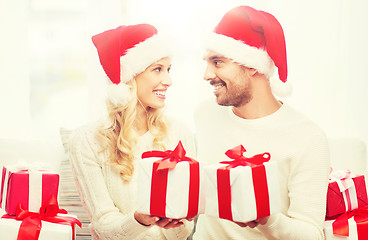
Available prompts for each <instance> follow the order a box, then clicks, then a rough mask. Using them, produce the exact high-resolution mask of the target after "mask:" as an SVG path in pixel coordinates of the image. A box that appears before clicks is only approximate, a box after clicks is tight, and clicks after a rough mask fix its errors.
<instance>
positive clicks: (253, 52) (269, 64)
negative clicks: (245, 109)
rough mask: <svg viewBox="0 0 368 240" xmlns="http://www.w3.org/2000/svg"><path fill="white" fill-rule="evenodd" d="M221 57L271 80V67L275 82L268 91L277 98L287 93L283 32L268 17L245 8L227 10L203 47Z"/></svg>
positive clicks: (278, 24)
mask: <svg viewBox="0 0 368 240" xmlns="http://www.w3.org/2000/svg"><path fill="white" fill-rule="evenodd" d="M206 45H207V46H206V47H207V49H210V50H213V51H215V52H217V53H219V54H221V55H223V56H224V57H227V58H230V59H232V60H234V61H235V62H237V63H239V64H241V65H244V66H246V67H249V68H254V69H256V70H257V71H258V72H259V73H262V74H264V75H266V76H267V77H268V78H271V76H272V75H273V72H274V69H275V67H277V69H278V76H279V80H281V81H279V80H278V79H277V81H274V82H273V84H272V91H273V92H274V93H275V94H277V95H279V96H286V95H289V94H290V93H291V86H290V85H289V84H287V83H286V81H287V74H288V72H287V61H286V46H285V37H284V32H283V30H282V27H281V25H280V23H279V22H278V21H277V19H276V18H275V17H274V16H272V15H271V14H269V13H267V12H263V11H259V10H256V9H254V8H251V7H248V6H239V7H236V8H233V9H231V10H230V11H228V12H227V13H226V14H225V15H224V17H223V18H222V19H221V21H220V23H219V24H218V25H217V26H216V27H215V29H214V31H213V33H212V34H211V36H210V38H209V40H208V42H207V44H206Z"/></svg>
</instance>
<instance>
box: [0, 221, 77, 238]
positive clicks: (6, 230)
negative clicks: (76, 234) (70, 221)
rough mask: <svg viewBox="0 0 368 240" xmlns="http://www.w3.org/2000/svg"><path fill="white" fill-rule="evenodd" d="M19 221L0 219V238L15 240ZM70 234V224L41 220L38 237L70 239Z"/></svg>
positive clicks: (71, 236)
mask: <svg viewBox="0 0 368 240" xmlns="http://www.w3.org/2000/svg"><path fill="white" fill-rule="evenodd" d="M21 223H22V222H21V221H17V220H15V219H0V232H1V239H2V240H16V239H17V237H18V231H19V228H20V225H21ZM72 234H73V232H72V228H71V227H70V226H67V225H61V224H55V223H49V222H44V221H42V229H41V232H40V235H39V238H38V239H39V240H50V239H53V240H71V239H73V235H72Z"/></svg>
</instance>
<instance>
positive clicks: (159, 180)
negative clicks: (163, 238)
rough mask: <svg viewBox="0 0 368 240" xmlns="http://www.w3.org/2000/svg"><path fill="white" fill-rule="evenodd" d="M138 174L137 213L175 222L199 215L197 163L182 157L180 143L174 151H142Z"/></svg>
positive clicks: (182, 149)
mask: <svg viewBox="0 0 368 240" xmlns="http://www.w3.org/2000/svg"><path fill="white" fill-rule="evenodd" d="M137 171H138V176H139V177H138V198H137V199H138V207H137V212H140V213H144V214H150V215H155V216H159V217H167V218H174V219H179V218H191V217H194V216H196V215H198V214H199V213H200V212H201V210H200V209H201V207H200V202H199V194H200V187H201V186H200V168H199V163H198V162H197V161H196V160H194V159H192V158H189V157H186V156H185V150H184V148H183V145H182V143H181V142H179V144H178V145H177V147H176V148H175V149H174V150H173V151H171V150H168V151H148V152H144V153H143V154H142V159H141V160H140V161H139V166H138V169H137Z"/></svg>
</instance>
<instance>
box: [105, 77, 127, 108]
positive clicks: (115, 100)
mask: <svg viewBox="0 0 368 240" xmlns="http://www.w3.org/2000/svg"><path fill="white" fill-rule="evenodd" d="M131 95H132V94H131V93H130V86H128V85H127V84H125V83H122V82H121V83H119V84H109V86H108V87H107V98H108V99H109V100H110V102H111V103H112V104H114V105H115V106H117V105H123V106H124V105H126V104H127V103H128V102H129V100H130V98H131Z"/></svg>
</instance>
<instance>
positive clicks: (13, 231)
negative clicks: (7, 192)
mask: <svg viewBox="0 0 368 240" xmlns="http://www.w3.org/2000/svg"><path fill="white" fill-rule="evenodd" d="M66 213H67V212H66V211H65V210H64V209H59V206H58V204H57V200H56V196H54V195H53V196H51V197H50V199H48V201H47V202H46V203H45V204H44V205H43V206H42V207H41V208H40V209H39V211H38V212H30V211H28V210H26V209H24V208H23V207H22V205H18V207H17V214H16V215H15V216H11V215H8V214H6V215H3V216H2V217H1V219H0V232H1V239H4V240H14V239H19V240H23V239H24V240H25V239H27V240H38V239H40V240H49V239H53V240H74V239H75V225H78V226H79V227H81V222H80V221H79V220H78V219H76V218H75V217H74V216H71V215H68V214H66Z"/></svg>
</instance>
